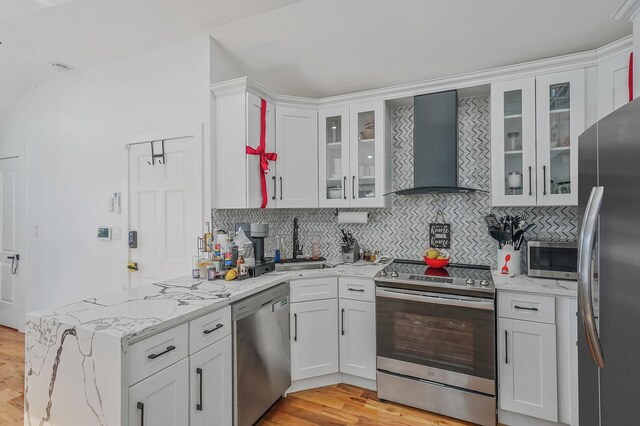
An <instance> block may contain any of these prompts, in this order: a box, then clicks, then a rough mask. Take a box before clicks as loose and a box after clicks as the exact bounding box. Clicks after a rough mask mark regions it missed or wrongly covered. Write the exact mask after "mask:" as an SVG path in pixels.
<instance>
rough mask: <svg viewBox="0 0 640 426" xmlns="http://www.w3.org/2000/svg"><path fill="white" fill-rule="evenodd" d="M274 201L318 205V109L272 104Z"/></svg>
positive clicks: (280, 204)
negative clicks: (274, 157) (273, 122)
mask: <svg viewBox="0 0 640 426" xmlns="http://www.w3.org/2000/svg"><path fill="white" fill-rule="evenodd" d="M276 152H277V153H278V160H277V161H276V163H277V173H276V177H277V180H276V205H277V206H278V207H279V208H301V207H318V112H317V111H313V110H309V109H302V108H286V107H277V108H276Z"/></svg>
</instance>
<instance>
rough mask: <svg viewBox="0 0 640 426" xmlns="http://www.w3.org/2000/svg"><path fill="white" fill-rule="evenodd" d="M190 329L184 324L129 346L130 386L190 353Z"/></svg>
mask: <svg viewBox="0 0 640 426" xmlns="http://www.w3.org/2000/svg"><path fill="white" fill-rule="evenodd" d="M188 339H189V330H188V326H187V324H182V325H179V326H177V327H174V328H172V329H169V330H167V331H163V332H162V333H159V334H156V335H155V336H151V337H148V338H146V339H144V340H141V341H139V342H136V343H134V344H133V345H131V346H130V347H129V355H128V361H129V386H131V385H133V384H134V383H138V382H139V381H140V380H142V379H144V378H146V377H149V376H151V375H152V374H154V373H157V372H158V371H160V370H162V369H164V368H167V367H168V366H170V365H171V364H173V363H175V362H177V361H180V360H181V359H182V358H185V357H186V356H187V355H188V352H189V347H188Z"/></svg>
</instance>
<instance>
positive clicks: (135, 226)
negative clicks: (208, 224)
mask: <svg viewBox="0 0 640 426" xmlns="http://www.w3.org/2000/svg"><path fill="white" fill-rule="evenodd" d="M160 150H161V143H160V142H155V144H154V151H155V152H156V153H157V152H159V151H160ZM164 152H165V160H164V164H160V163H159V162H158V160H157V159H156V162H155V164H154V165H151V164H149V162H150V161H151V147H150V144H149V142H146V143H140V144H133V145H130V146H129V230H130V231H137V233H138V241H137V248H130V249H129V258H130V260H131V261H132V262H137V263H138V268H139V269H138V271H137V272H132V273H131V274H130V276H131V280H130V284H131V286H132V287H136V286H140V285H145V284H151V283H153V282H157V281H158V280H163V279H169V278H175V277H178V276H181V275H188V274H189V271H190V270H191V262H192V257H193V256H195V255H196V254H197V252H196V249H197V245H196V244H197V240H196V237H197V236H198V235H200V234H201V233H202V229H203V220H202V216H203V214H202V142H201V140H200V139H199V138H198V137H195V136H188V137H183V138H179V139H173V140H167V141H165V142H164Z"/></svg>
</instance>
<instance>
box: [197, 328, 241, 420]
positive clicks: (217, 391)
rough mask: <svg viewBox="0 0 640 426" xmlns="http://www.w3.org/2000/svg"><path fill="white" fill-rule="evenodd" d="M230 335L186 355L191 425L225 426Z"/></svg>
mask: <svg viewBox="0 0 640 426" xmlns="http://www.w3.org/2000/svg"><path fill="white" fill-rule="evenodd" d="M231 354H232V349H231V336H230V335H229V336H227V337H225V338H224V339H222V340H220V341H218V342H217V343H214V344H213V345H210V346H207V347H206V348H204V349H202V350H201V351H199V352H196V353H195V354H193V355H191V356H190V357H189V369H190V374H191V378H190V380H191V393H190V404H191V409H190V411H191V421H190V425H191V426H205V425H207V426H227V425H230V424H231V421H232V418H233V413H232V400H231V394H232V392H231V389H232V361H231V358H232V355H231Z"/></svg>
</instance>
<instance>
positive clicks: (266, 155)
mask: <svg viewBox="0 0 640 426" xmlns="http://www.w3.org/2000/svg"><path fill="white" fill-rule="evenodd" d="M266 143H267V101H265V100H264V99H261V103H260V145H259V146H258V147H257V148H252V147H250V146H247V154H248V155H259V156H260V185H261V186H262V205H261V206H260V208H261V209H264V208H265V207H267V203H268V202H269V194H268V193H267V174H268V173H269V161H276V160H277V159H278V154H276V153H275V152H265V151H266V147H265V145H266Z"/></svg>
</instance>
